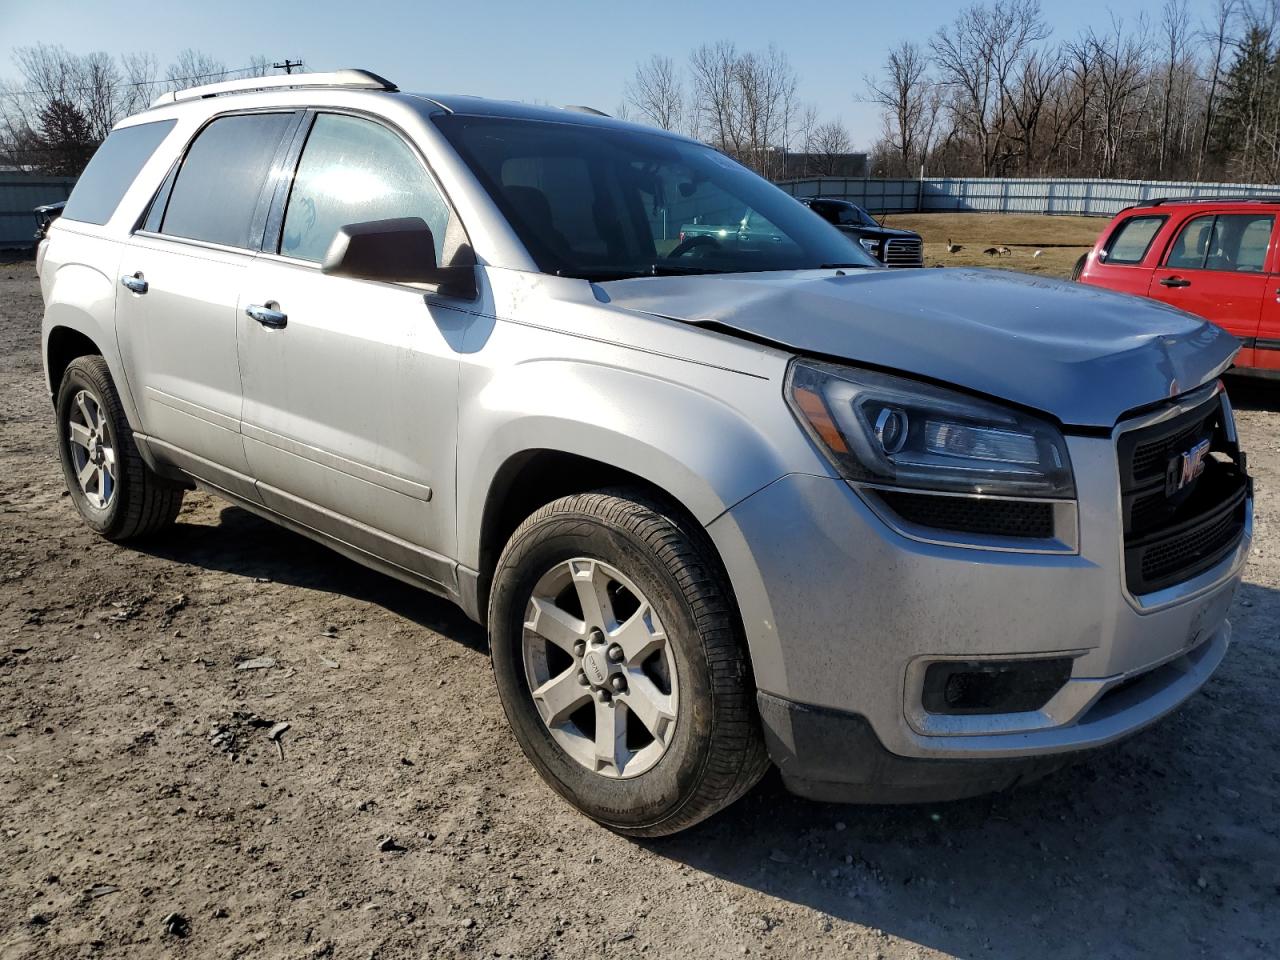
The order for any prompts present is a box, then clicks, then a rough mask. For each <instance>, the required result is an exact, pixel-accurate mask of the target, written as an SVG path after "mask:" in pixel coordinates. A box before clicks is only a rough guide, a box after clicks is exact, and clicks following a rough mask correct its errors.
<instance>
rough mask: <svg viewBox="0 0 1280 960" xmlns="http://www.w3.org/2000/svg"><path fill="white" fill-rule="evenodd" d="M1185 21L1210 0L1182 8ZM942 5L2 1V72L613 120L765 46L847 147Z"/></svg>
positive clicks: (1068, 23) (1086, 21)
mask: <svg viewBox="0 0 1280 960" xmlns="http://www.w3.org/2000/svg"><path fill="white" fill-rule="evenodd" d="M1190 5H1191V10H1192V14H1193V17H1199V16H1202V15H1205V14H1207V12H1208V7H1209V6H1210V0H1191V4H1190ZM960 6H961V4H960V3H955V2H945V0H896V2H892V0H891V2H888V3H885V2H864V0H852V2H850V0H846V2H843V3H840V2H828V3H815V2H807V0H790V2H787V3H778V2H773V3H757V2H754V0H739V2H708V0H683V2H679V0H677V2H671V0H645V2H644V3H629V4H621V3H617V4H611V3H606V2H596V3H592V2H568V0H525V2H514V0H494V2H483V0H452V2H449V3H437V2H428V0H418V2H414V0H309V2H306V3H300V2H285V0H257V2H246V0H203V2H199V3H194V2H190V0H130V2H129V3H127V4H121V3H114V2H111V0H96V2H94V0H0V24H2V25H3V28H2V29H0V76H5V77H12V76H13V74H14V70H13V65H12V60H11V58H10V49H11V48H12V47H15V46H24V45H27V44H33V43H37V42H40V41H42V40H43V41H45V42H59V43H61V44H62V45H63V46H65V47H66V48H67V49H69V50H71V51H73V52H77V53H87V52H90V51H92V50H105V51H107V52H108V53H112V54H118V53H123V52H126V51H129V50H138V49H147V48H150V49H151V50H152V51H154V52H155V54H156V56H157V58H158V59H159V61H160V63H161V69H162V70H163V68H164V66H165V65H166V64H167V63H168V62H169V61H170V60H172V59H173V57H174V56H175V55H176V54H177V52H178V51H179V50H181V49H183V48H184V47H196V48H198V49H201V50H203V51H205V52H206V53H209V54H211V55H213V56H215V57H218V58H219V59H221V60H223V61H224V62H225V63H226V65H227V66H228V67H238V66H243V65H244V64H246V63H248V60H249V57H250V56H252V55H253V54H255V53H262V54H265V55H266V56H269V57H273V58H284V57H291V58H295V59H296V58H299V57H301V58H302V59H303V60H305V61H306V64H307V68H308V69H315V70H326V69H334V68H337V67H348V66H351V67H367V68H368V69H371V70H374V71H376V72H378V73H381V74H383V75H384V76H386V77H388V78H390V79H391V80H393V81H395V82H396V83H397V84H399V85H400V86H401V87H402V88H403V89H407V90H421V91H435V92H444V93H473V94H477V95H480V96H491V97H500V98H504V99H515V100H536V101H540V102H546V103H552V104H565V103H584V104H588V105H591V106H595V107H598V108H600V109H602V110H605V111H607V112H610V113H612V112H613V111H614V109H615V108H616V106H617V105H618V103H619V102H620V101H621V99H622V92H623V86H624V84H625V82H626V81H627V79H628V78H629V77H630V76H631V74H632V73H633V72H634V69H635V64H636V61H637V60H642V59H647V58H648V57H649V55H650V54H652V53H662V54H665V55H667V56H671V57H673V58H675V59H676V60H677V61H680V60H683V59H684V58H685V57H686V56H687V54H688V52H689V51H690V50H691V49H692V48H694V47H696V46H697V45H698V44H700V43H704V42H708V41H715V40H720V39H728V40H733V41H735V42H736V43H737V44H738V45H739V46H740V47H743V48H757V47H763V46H765V45H767V44H768V43H769V42H770V41H772V42H774V43H776V44H778V46H779V47H780V48H782V49H783V50H784V51H785V52H786V53H787V55H788V56H789V57H790V58H791V62H792V64H793V65H794V66H795V68H796V71H797V73H798V74H799V76H800V95H801V97H802V99H804V100H805V101H808V102H811V103H813V104H814V105H816V106H817V107H818V109H819V111H820V112H821V114H822V115H823V117H824V119H825V118H832V117H838V118H840V119H841V120H843V122H844V123H845V124H846V125H847V126H848V127H849V129H850V131H851V132H852V134H853V138H854V143H855V145H856V146H858V147H859V148H863V147H866V146H868V145H869V144H870V142H871V141H872V140H873V139H875V137H876V136H877V134H878V132H879V120H878V112H877V110H876V108H875V107H873V106H871V105H870V104H867V103H863V102H859V101H860V100H861V99H862V98H863V97H864V96H865V85H864V83H863V77H864V76H865V75H866V74H867V73H868V72H871V71H874V70H875V69H876V68H877V67H878V66H879V64H880V63H881V61H882V60H883V59H884V54H885V51H886V50H887V49H888V48H889V47H890V46H892V45H894V44H896V43H898V42H899V41H901V40H903V39H907V38H912V37H914V38H917V39H924V38H927V37H928V35H929V34H931V33H932V32H933V31H934V30H936V29H937V27H938V26H939V25H940V24H942V23H945V22H947V21H949V20H951V19H952V18H954V17H955V15H956V12H957V10H958V9H959V8H960ZM1043 6H1044V10H1045V14H1046V18H1047V19H1048V20H1049V22H1050V24H1051V25H1052V26H1053V28H1054V30H1055V33H1056V34H1057V35H1058V36H1062V35H1068V36H1073V35H1075V34H1076V33H1077V32H1079V31H1080V30H1082V29H1084V28H1085V27H1087V26H1089V25H1094V26H1096V27H1098V28H1105V27H1106V26H1108V25H1109V23H1110V17H1111V14H1110V11H1111V10H1112V9H1115V10H1118V11H1123V12H1124V16H1125V18H1126V19H1128V20H1132V19H1133V18H1135V17H1136V16H1137V15H1138V14H1139V13H1140V12H1142V11H1145V12H1146V14H1147V16H1148V17H1149V18H1151V19H1152V20H1158V18H1159V11H1160V7H1161V0H1128V2H1124V0H1071V2H1063V0H1044V3H1043Z"/></svg>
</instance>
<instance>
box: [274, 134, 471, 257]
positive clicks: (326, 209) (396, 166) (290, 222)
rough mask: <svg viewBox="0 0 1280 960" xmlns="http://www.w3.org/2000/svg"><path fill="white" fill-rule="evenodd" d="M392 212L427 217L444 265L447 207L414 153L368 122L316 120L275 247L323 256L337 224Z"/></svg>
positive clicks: (285, 251) (390, 216)
mask: <svg viewBox="0 0 1280 960" xmlns="http://www.w3.org/2000/svg"><path fill="white" fill-rule="evenodd" d="M396 217H421V218H422V219H423V220H424V221H426V224H427V226H428V227H430V228H431V233H432V236H433V238H434V239H435V243H436V262H437V263H439V262H442V260H443V245H444V239H445V230H446V228H447V227H448V225H449V208H448V207H447V206H445V202H444V198H442V197H441V196H440V191H439V190H437V189H436V187H435V184H434V183H432V182H431V178H430V177H429V176H428V175H427V171H426V168H425V167H424V166H423V165H422V162H421V161H420V160H419V159H418V158H417V156H416V155H415V154H414V153H413V151H412V150H410V149H409V147H408V146H407V145H406V144H405V142H404V141H403V140H401V139H400V138H399V137H398V136H396V134H394V133H392V132H391V131H390V130H388V129H387V128H386V127H384V126H382V125H381V124H379V123H374V122H373V121H371V120H362V119H360V118H359V117H348V116H343V115H341V114H336V113H322V114H320V115H319V116H318V117H316V121H315V125H314V126H312V128H311V133H310V135H309V136H308V137H307V145H306V147H304V148H303V151H302V158H301V160H300V161H299V162H298V172H297V174H296V175H295V177H294V181H293V188H292V190H290V191H289V204H288V206H287V207H286V208H285V215H284V232H283V235H282V237H281V241H280V252H281V253H282V254H284V255H285V256H288V257H297V258H298V259H300V260H312V261H319V260H323V259H324V255H325V253H326V252H327V251H328V249H329V244H330V243H332V242H333V237H334V234H336V233H337V232H338V230H339V229H340V228H341V227H344V226H346V225H347V224H349V223H364V222H366V221H369V220H390V219H393V218H396Z"/></svg>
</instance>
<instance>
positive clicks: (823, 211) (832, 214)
mask: <svg viewBox="0 0 1280 960" xmlns="http://www.w3.org/2000/svg"><path fill="white" fill-rule="evenodd" d="M809 208H810V209H811V210H813V212H814V213H816V214H817V215H818V216H820V217H821V218H822V219H823V220H825V221H827V223H839V222H840V211H839V210H838V209H837V208H836V206H835V204H832V203H823V202H822V201H821V200H817V201H814V202H813V203H811V204H809Z"/></svg>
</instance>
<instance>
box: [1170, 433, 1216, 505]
mask: <svg viewBox="0 0 1280 960" xmlns="http://www.w3.org/2000/svg"><path fill="white" fill-rule="evenodd" d="M1208 453H1209V441H1208V440H1201V441H1200V442H1199V443H1197V444H1196V445H1195V446H1194V447H1192V448H1191V449H1190V450H1186V451H1184V452H1182V453H1180V454H1178V455H1177V456H1176V457H1174V458H1173V459H1172V460H1170V461H1169V469H1168V470H1167V471H1166V472H1165V479H1164V492H1165V496H1167V497H1171V496H1173V495H1174V494H1175V493H1177V492H1178V491H1179V490H1181V489H1182V488H1183V487H1185V486H1186V485H1187V484H1189V483H1191V482H1192V481H1193V480H1195V479H1196V477H1198V476H1200V474H1202V473H1204V458H1205V456H1206V455H1207V454H1208Z"/></svg>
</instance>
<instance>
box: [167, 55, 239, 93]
mask: <svg viewBox="0 0 1280 960" xmlns="http://www.w3.org/2000/svg"><path fill="white" fill-rule="evenodd" d="M229 72H230V71H228V70H227V65H226V64H225V63H223V62H222V61H221V60H218V59H216V58H215V57H211V56H209V55H208V54H205V53H201V52H200V51H199V50H192V49H191V48H190V47H188V48H187V49H186V50H183V51H182V52H181V53H179V54H178V58H177V59H176V60H174V61H173V63H171V64H169V68H168V69H167V70H166V71H165V74H164V76H165V80H166V81H167V82H168V83H167V85H168V88H169V89H170V90H181V89H183V88H184V87H194V86H199V85H200V84H202V83H213V82H215V81H218V80H221V79H222V78H223V77H225V76H226V75H227V73H229Z"/></svg>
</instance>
